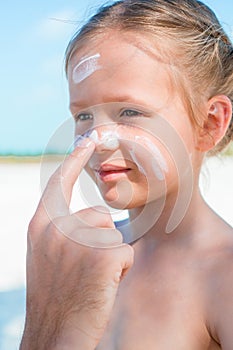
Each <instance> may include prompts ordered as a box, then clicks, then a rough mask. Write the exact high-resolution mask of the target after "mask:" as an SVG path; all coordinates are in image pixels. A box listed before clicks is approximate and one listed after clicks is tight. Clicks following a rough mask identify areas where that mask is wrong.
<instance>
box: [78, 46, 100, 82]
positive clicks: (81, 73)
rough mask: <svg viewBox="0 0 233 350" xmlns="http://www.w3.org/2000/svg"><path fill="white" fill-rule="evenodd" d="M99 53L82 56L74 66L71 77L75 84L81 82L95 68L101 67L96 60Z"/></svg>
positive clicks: (93, 71) (94, 70)
mask: <svg viewBox="0 0 233 350" xmlns="http://www.w3.org/2000/svg"><path fill="white" fill-rule="evenodd" d="M99 58H100V54H99V53H97V54H95V55H93V56H89V57H86V58H83V59H82V60H81V61H80V62H79V63H78V64H77V65H76V66H75V67H74V70H73V74H72V79H73V82H74V83H75V84H79V83H81V82H82V81H83V80H85V79H87V78H88V77H89V76H90V75H92V74H93V73H95V72H96V71H97V70H99V69H101V68H102V67H101V65H99V63H98V60H99Z"/></svg>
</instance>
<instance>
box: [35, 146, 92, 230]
mask: <svg viewBox="0 0 233 350" xmlns="http://www.w3.org/2000/svg"><path fill="white" fill-rule="evenodd" d="M94 149H95V143H94V142H93V141H91V140H90V139H85V140H83V141H82V143H81V144H80V145H79V146H77V147H76V148H75V149H74V150H73V151H72V152H71V153H70V154H69V155H68V156H67V158H66V159H65V160H64V162H63V163H62V164H61V165H60V166H59V168H58V169H57V170H56V171H55V172H54V174H53V175H52V176H51V177H50V179H49V181H48V184H47V186H46V188H45V191H44V193H43V195H42V198H41V200H40V203H39V206H38V209H37V212H36V214H38V215H40V217H41V219H42V220H43V221H44V220H46V223H47V224H48V223H49V222H50V221H51V220H52V219H53V218H55V217H59V216H65V215H68V214H69V205H70V200H71V196H72V190H73V186H74V184H75V182H76V181H77V179H78V176H79V174H80V173H81V171H82V169H83V168H84V166H85V165H86V163H87V162H88V160H89V159H90V157H91V155H92V154H93V152H94ZM44 224H45V222H44Z"/></svg>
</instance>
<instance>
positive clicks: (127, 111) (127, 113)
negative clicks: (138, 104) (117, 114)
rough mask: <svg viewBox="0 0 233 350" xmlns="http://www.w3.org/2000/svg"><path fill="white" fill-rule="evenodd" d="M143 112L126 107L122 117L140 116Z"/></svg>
mask: <svg viewBox="0 0 233 350" xmlns="http://www.w3.org/2000/svg"><path fill="white" fill-rule="evenodd" d="M141 115H142V113H141V112H138V111H135V110H133V109H125V110H124V111H123V112H122V113H121V117H139V116H141Z"/></svg>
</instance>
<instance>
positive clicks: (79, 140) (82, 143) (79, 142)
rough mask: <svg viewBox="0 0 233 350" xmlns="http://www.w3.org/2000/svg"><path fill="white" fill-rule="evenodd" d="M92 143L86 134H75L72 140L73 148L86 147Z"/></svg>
mask: <svg viewBox="0 0 233 350" xmlns="http://www.w3.org/2000/svg"><path fill="white" fill-rule="evenodd" d="M92 143H93V141H92V140H90V139H89V138H87V137H86V136H82V135H77V136H76V138H75V140H74V148H77V147H79V148H88V147H89V146H90V145H91V144H92Z"/></svg>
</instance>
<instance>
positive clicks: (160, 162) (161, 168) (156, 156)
mask: <svg viewBox="0 0 233 350" xmlns="http://www.w3.org/2000/svg"><path fill="white" fill-rule="evenodd" d="M135 143H136V144H141V145H142V146H143V145H144V147H145V146H146V149H148V150H149V151H150V153H151V155H152V156H153V159H152V162H151V167H152V170H153V172H154V174H155V175H156V177H157V179H158V180H160V181H163V180H165V176H164V172H167V171H168V166H167V163H166V160H165V158H164V157H163V155H162V153H161V152H160V150H159V149H158V148H157V147H156V146H155V145H154V143H153V142H151V141H150V140H149V139H148V138H147V137H145V136H135ZM130 155H131V157H132V160H133V161H134V162H135V164H136V165H137V167H138V170H139V171H140V172H141V173H142V174H143V175H145V176H146V172H145V169H144V168H143V167H142V165H141V164H140V162H139V161H138V157H137V156H136V152H135V150H134V149H132V150H130Z"/></svg>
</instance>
